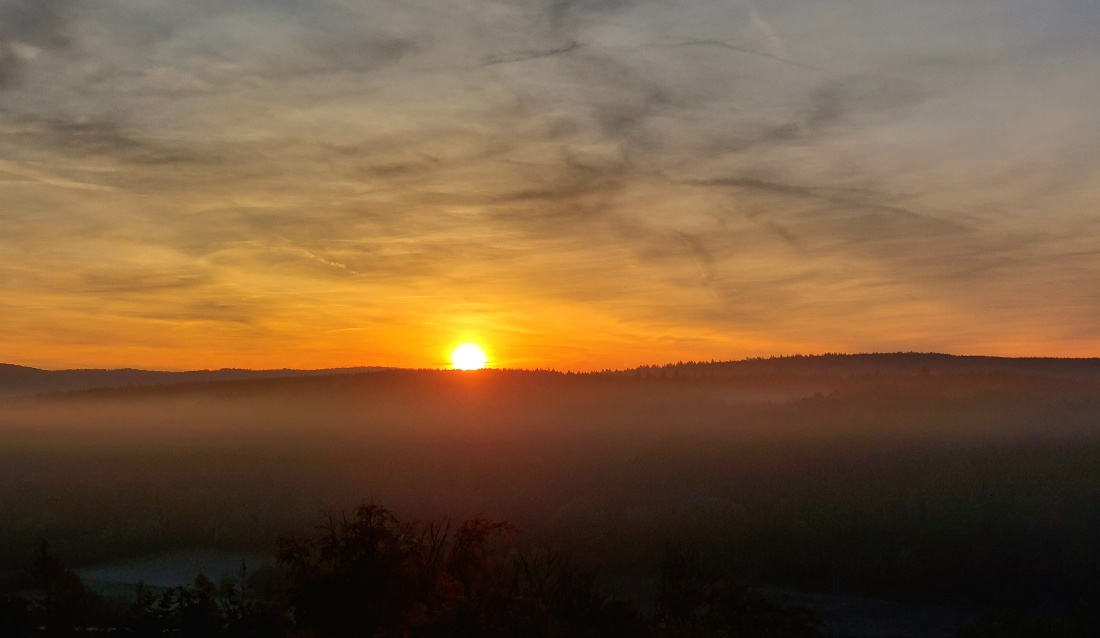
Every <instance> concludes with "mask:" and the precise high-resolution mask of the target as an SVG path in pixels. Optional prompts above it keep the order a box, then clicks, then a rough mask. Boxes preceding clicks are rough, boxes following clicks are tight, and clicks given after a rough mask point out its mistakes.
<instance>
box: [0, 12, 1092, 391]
mask: <svg viewBox="0 0 1100 638" xmlns="http://www.w3.org/2000/svg"><path fill="white" fill-rule="evenodd" d="M1098 103H1100V3H1098V2H1096V1H1095V0H1046V1H1044V2H1035V1H1034V0H923V1H921V2H913V1H911V0H907V1H900V0H898V1H895V0H755V1H753V2H750V1H748V0H744V1H739V0H694V1H693V2H690V3H672V2H667V1H665V0H588V1H582V0H510V1H508V0H502V1H496V2H494V1H489V0H480V1H475V0H393V1H390V0H371V1H356V0H309V1H308V2H307V1H305V0H263V1H260V0H234V1H233V2H223V1H216V0H195V1H192V2H178V1H176V0H94V1H93V0H0V361H5V362H9V363H18V364H23V365H32V366H38V367H46V368H72V367H122V366H131V367H143V368H154V369H193V368H219V367H253V368H270V367H306V368H324V367H339V366H353V365H388V366H402V367H440V366H445V365H447V363H448V358H447V353H448V352H449V350H450V348H452V347H454V346H455V345H456V344H457V343H459V342H463V341H473V342H477V343H480V344H481V345H482V346H483V347H484V348H485V350H486V351H487V352H488V355H489V357H490V365H494V366H498V367H523V368H536V367H540V368H547V367H549V368H556V369H561V370H567V369H568V370H591V369H604V368H620V367H628V366H635V365H640V364H651V363H665V362H674V361H678V360H684V361H686V360H710V359H737V358H743V357H753V356H768V355H782V354H793V353H821V352H869V351H910V350H913V351H941V352H952V353H957V354H991V355H1006V356H1020V355H1049V356H1100V319H1098V318H1100V285H1098V282H1100V109H1098V108H1097V104H1098Z"/></svg>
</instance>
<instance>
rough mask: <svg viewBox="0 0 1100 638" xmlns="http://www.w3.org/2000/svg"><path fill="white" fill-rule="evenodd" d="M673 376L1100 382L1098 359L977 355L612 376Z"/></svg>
mask: <svg viewBox="0 0 1100 638" xmlns="http://www.w3.org/2000/svg"><path fill="white" fill-rule="evenodd" d="M662 372H663V373H664V374H665V375H666V376H669V375H677V376H750V375H751V376H756V375H775V374H785V375H809V376H829V377H836V376H841V377H847V376H864V375H874V374H882V375H902V376H906V375H918V374H924V373H936V374H1019V375H1027V376H1045V377H1058V378H1091V379H1100V359H1098V358H1093V359H1060V358H1053V357H1026V358H1011V357H981V356H959V355H951V354H941V353H936V352H927V353H926V352H894V353H871V354H824V355H795V356H789V357H770V358H766V359H764V358H758V359H743V360H740V361H710V362H705V361H690V362H686V363H685V362H681V363H673V364H668V365H665V366H642V367H639V368H635V369H633V370H626V371H622V372H619V373H617V374H627V375H642V376H644V375H646V374H651V375H653V374H655V375H660V374H662Z"/></svg>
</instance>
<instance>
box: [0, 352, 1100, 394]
mask: <svg viewBox="0 0 1100 638" xmlns="http://www.w3.org/2000/svg"><path fill="white" fill-rule="evenodd" d="M381 371H391V372H394V373H398V377H399V378H402V379H420V378H423V379H425V380H426V379H429V378H433V377H434V375H432V374H430V373H431V371H416V370H403V369H399V368H381V367H355V368H330V369H324V370H292V369H281V370H241V369H229V368H226V369H221V370H195V371H188V372H161V371H150V370H135V369H130V368H127V369H121V370H39V369H37V368H29V367H24V366H17V365H11V364H0V398H5V397H15V396H28V395H34V394H44V393H54V392H72V391H80V390H94V389H107V388H129V387H153V386H166V385H172V386H175V385H182V384H201V385H200V386H198V387H196V388H195V389H196V390H197V391H201V392H206V391H208V390H210V389H212V388H211V387H210V386H209V385H207V384H211V383H218V382H229V381H238V382H243V381H259V382H262V381H263V380H276V379H282V380H284V381H285V382H289V383H294V382H293V379H295V378H313V379H314V380H315V381H313V382H311V384H312V385H310V386H309V387H320V386H317V385H316V384H326V382H325V381H324V380H323V379H322V377H332V376H349V375H360V374H363V373H377V372H381ZM515 372H520V371H515ZM542 372H543V374H540V375H536V376H539V377H540V378H542V377H546V376H551V377H552V376H565V375H564V373H558V372H550V371H542ZM424 373H429V374H427V376H425V375H424ZM925 374H932V375H1008V376H1012V377H1031V378H1034V377H1043V378H1050V379H1081V380H1087V381H1090V382H1091V381H1097V382H1100V359H1057V358H1007V357H980V356H957V355H949V354H939V353H913V352H899V353H874V354H824V355H796V356H789V357H772V358H767V359H763V358H760V359H743V360H740V361H710V362H696V361H691V362H681V363H674V364H668V365H664V366H641V367H638V368H633V369H629V370H611V371H605V372H596V373H587V374H585V375H583V376H588V377H617V378H670V379H673V378H693V379H713V380H715V381H718V380H721V379H729V380H730V381H733V382H735V383H738V384H739V387H740V386H741V385H743V384H744V383H749V384H750V385H753V386H759V385H761V384H763V385H766V386H770V385H775V384H779V385H781V386H784V387H785V388H786V389H785V390H784V391H783V392H780V393H778V394H775V395H774V396H771V395H768V394H767V393H766V392H765V393H763V394H762V393H761V388H759V387H757V388H755V389H754V390H753V391H752V392H751V393H750V395H751V396H752V397H756V398H765V399H776V400H779V399H783V398H791V397H795V396H808V395H812V394H814V392H826V393H827V392H829V391H832V390H834V389H837V388H838V386H837V382H839V381H844V380H858V379H866V378H869V377H875V376H882V377H902V378H904V377H911V376H920V375H925ZM387 378H388V377H387ZM285 382H280V383H279V384H277V385H275V386H270V385H267V384H262V385H258V386H257V385H253V384H250V385H249V387H250V388H251V389H252V390H253V391H276V392H278V391H283V390H285V389H287V388H289V387H291V386H288V385H286V383H285ZM355 383H356V385H357V387H358V382H355ZM231 385H233V387H236V385H235V384H231ZM787 386H790V387H787ZM225 389H226V390H228V389H229V387H226V388H225ZM750 395H746V396H745V397H742V398H746V399H747V398H750ZM728 398H731V399H736V398H737V397H734V396H730V397H728Z"/></svg>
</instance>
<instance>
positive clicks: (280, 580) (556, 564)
mask: <svg viewBox="0 0 1100 638" xmlns="http://www.w3.org/2000/svg"><path fill="white" fill-rule="evenodd" d="M514 531H515V530H514V528H513V527H512V526H511V525H510V524H509V523H505V522H498V521H491V520H488V519H484V518H473V519H470V520H467V521H465V522H463V523H462V524H461V525H457V526H454V527H452V526H451V525H450V524H449V523H422V524H407V523H402V522H400V521H398V519H397V518H396V517H395V516H394V515H393V514H392V513H391V512H390V511H389V510H387V509H385V508H384V507H381V506H379V505H376V504H373V503H370V504H366V505H363V506H360V507H359V508H358V509H357V510H356V511H355V512H354V513H353V514H351V515H348V514H341V515H339V516H329V517H327V519H326V520H325V521H324V523H323V524H322V525H320V526H319V534H317V535H316V536H314V537H311V538H282V539H279V548H278V551H277V553H276V559H277V563H278V565H279V569H278V570H268V571H263V572H253V573H248V572H247V571H246V570H244V569H243V568H242V572H241V574H240V578H239V579H236V580H235V579H233V578H228V577H226V578H223V579H222V580H221V582H219V583H214V582H213V581H211V580H210V579H209V578H207V577H205V576H199V578H198V579H196V581H195V583H194V584H193V585H191V586H182V587H175V588H169V589H166V590H164V591H162V592H160V593H159V594H154V593H153V592H151V591H150V590H149V589H148V588H146V587H145V586H144V585H139V586H138V588H137V591H136V593H135V594H134V596H133V597H132V599H116V600H105V599H103V598H102V597H100V596H96V595H94V594H92V593H90V592H89V591H88V590H86V589H85V588H84V586H83V585H82V584H81V583H80V580H79V579H78V578H77V576H76V575H75V574H74V573H73V572H72V571H70V570H68V569H66V568H65V566H64V565H63V564H62V562H61V561H60V559H59V558H58V557H57V556H56V555H54V554H52V553H51V552H50V550H49V548H48V546H47V545H45V544H43V545H42V546H41V547H40V548H39V550H38V551H36V552H35V554H34V558H33V560H32V562H31V565H30V567H29V569H28V571H27V577H26V581H25V587H26V589H27V590H28V593H25V594H22V595H21V594H13V593H9V594H6V595H4V596H3V597H2V598H0V632H2V635H4V636H8V637H12V638H20V637H24V636H32V635H48V636H69V635H80V634H84V633H88V632H92V631H104V630H106V631H110V632H112V633H114V634H116V635H123V636H148V637H152V636H178V637H180V638H217V637H219V636H224V637H240V638H246V637H248V638H252V637H256V638H261V637H266V638H279V637H290V636H301V637H316V638H367V637H377V638H382V637H394V638H396V637H417V636H420V637H425V638H428V637H436V636H438V637H441V638H442V637H450V636H470V637H475V636H476V637H484V638H496V637H499V638H505V637H532V638H534V637H547V638H550V637H555V636H561V637H566V636H592V637H597V636H601V637H602V636H654V637H658V636H668V637H680V636H683V637H685V638H686V637H689V636H776V637H789V638H811V637H814V636H819V635H820V633H819V627H820V623H819V622H818V621H817V620H816V619H815V618H814V617H813V616H812V615H811V614H809V613H807V612H803V611H797V610H795V611H791V610H785V609H783V608H781V607H779V606H777V605H775V604H772V603H770V602H768V601H766V600H764V599H763V598H760V597H758V596H754V595H752V594H750V593H749V592H748V590H746V589H745V588H744V587H742V586H740V585H738V584H736V583H734V582H733V581H730V580H728V579H718V578H715V577H713V576H710V575H708V574H707V573H706V572H705V570H704V569H703V567H702V562H701V561H700V559H699V556H698V554H697V553H694V552H693V551H691V550H689V549H685V548H680V547H675V546H673V545H671V544H670V545H669V546H668V547H667V548H666V552H665V555H664V557H663V559H662V560H661V562H660V566H659V570H658V573H657V581H656V582H657V584H658V588H657V592H656V597H655V599H654V600H653V604H652V605H651V607H652V610H651V611H649V610H647V611H643V610H642V609H640V608H639V607H638V606H637V605H635V604H633V603H631V602H628V601H626V600H622V599H615V598H611V597H609V596H607V595H605V594H604V593H602V591H601V590H600V587H599V581H598V575H597V574H596V573H595V572H594V571H593V570H592V569H591V568H589V567H587V566H585V565H584V564H583V563H581V562H580V561H579V560H577V559H576V558H574V557H572V556H570V555H568V554H567V553H564V552H562V551H561V550H558V549H554V548H550V547H541V548H532V547H525V546H521V545H519V544H517V543H516V542H515V541H516V538H515V533H514Z"/></svg>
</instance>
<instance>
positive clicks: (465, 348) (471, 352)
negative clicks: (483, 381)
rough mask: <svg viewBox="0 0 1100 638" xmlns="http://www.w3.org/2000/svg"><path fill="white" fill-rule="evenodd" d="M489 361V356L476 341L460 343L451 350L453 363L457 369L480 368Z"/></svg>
mask: <svg viewBox="0 0 1100 638" xmlns="http://www.w3.org/2000/svg"><path fill="white" fill-rule="evenodd" d="M487 361H489V357H487V356H485V351H484V350H482V349H481V346H478V345H477V344H476V343H463V344H460V345H459V346H458V347H457V348H455V349H454V351H452V352H451V365H452V366H453V367H454V369H455V370H480V369H482V368H484V367H485V363H486V362H487Z"/></svg>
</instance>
